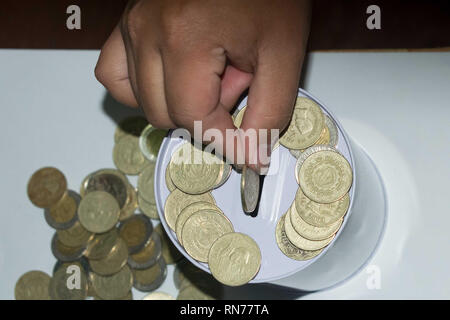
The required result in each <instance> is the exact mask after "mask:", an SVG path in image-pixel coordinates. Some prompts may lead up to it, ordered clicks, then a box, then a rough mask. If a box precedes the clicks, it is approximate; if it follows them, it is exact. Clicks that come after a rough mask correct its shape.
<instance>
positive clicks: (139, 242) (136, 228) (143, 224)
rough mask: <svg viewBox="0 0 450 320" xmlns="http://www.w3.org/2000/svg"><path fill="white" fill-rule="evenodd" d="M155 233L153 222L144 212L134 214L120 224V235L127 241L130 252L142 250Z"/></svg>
mask: <svg viewBox="0 0 450 320" xmlns="http://www.w3.org/2000/svg"><path fill="white" fill-rule="evenodd" d="M152 233H153V224H152V222H151V221H150V219H149V218H148V217H147V216H145V215H143V214H136V215H133V216H132V217H131V218H129V219H128V220H125V221H123V222H122V223H121V224H120V226H119V236H120V237H121V238H122V239H123V240H124V241H125V243H126V244H127V247H128V252H129V253H130V254H134V253H136V252H138V251H140V250H142V249H143V248H144V246H145V244H146V243H147V242H148V240H149V239H150V237H151V235H152Z"/></svg>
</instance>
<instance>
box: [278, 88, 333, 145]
mask: <svg viewBox="0 0 450 320" xmlns="http://www.w3.org/2000/svg"><path fill="white" fill-rule="evenodd" d="M324 121H325V120H324V115H323V113H322V110H321V109H320V107H319V105H318V104H317V103H315V102H314V101H312V100H311V99H308V98H305V97H298V98H297V101H296V103H295V107H294V113H293V115H292V119H291V123H290V124H289V127H288V128H287V130H286V131H285V132H284V133H283V134H282V135H281V137H280V143H281V144H282V145H283V146H285V147H286V148H289V149H297V150H298V149H305V148H308V147H310V146H312V145H313V144H314V143H315V142H316V141H317V140H318V139H319V137H320V134H321V133H322V130H323V127H324Z"/></svg>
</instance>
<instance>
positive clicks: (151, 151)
mask: <svg viewBox="0 0 450 320" xmlns="http://www.w3.org/2000/svg"><path fill="white" fill-rule="evenodd" d="M166 135H167V130H164V129H157V128H155V127H153V126H152V125H151V124H149V125H147V127H145V129H144V131H142V134H141V136H140V138H139V147H140V148H141V151H142V153H143V155H144V156H145V157H146V158H147V159H148V160H150V161H152V162H156V158H157V157H158V152H159V148H160V147H161V144H162V142H163V139H164V138H165V137H166Z"/></svg>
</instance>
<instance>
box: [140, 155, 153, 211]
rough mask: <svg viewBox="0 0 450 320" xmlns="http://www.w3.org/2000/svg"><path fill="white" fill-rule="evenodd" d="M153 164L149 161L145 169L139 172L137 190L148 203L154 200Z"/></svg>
mask: <svg viewBox="0 0 450 320" xmlns="http://www.w3.org/2000/svg"><path fill="white" fill-rule="evenodd" d="M154 184H155V164H154V163H149V164H148V165H147V166H146V167H145V169H144V170H143V171H142V172H141V173H140V174H139V178H138V192H139V196H140V197H141V198H143V199H144V200H146V201H147V202H149V203H156V201H155V187H154Z"/></svg>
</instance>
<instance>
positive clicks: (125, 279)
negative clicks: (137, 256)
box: [89, 265, 133, 300]
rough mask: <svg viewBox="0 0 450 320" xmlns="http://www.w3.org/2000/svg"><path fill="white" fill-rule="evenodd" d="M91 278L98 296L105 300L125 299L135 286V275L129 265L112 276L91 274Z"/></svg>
mask: <svg viewBox="0 0 450 320" xmlns="http://www.w3.org/2000/svg"><path fill="white" fill-rule="evenodd" d="M89 278H90V282H91V283H92V286H93V288H94V290H95V292H96V293H97V295H98V296H99V297H100V298H102V299H105V300H116V299H121V298H124V297H126V296H127V295H128V294H129V292H130V290H131V287H132V286H133V274H132V273H131V269H130V268H129V267H128V265H125V266H124V267H123V268H122V269H120V271H119V272H117V273H115V274H113V275H111V276H101V275H98V274H96V273H94V272H90V273H89Z"/></svg>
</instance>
